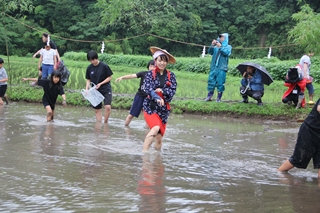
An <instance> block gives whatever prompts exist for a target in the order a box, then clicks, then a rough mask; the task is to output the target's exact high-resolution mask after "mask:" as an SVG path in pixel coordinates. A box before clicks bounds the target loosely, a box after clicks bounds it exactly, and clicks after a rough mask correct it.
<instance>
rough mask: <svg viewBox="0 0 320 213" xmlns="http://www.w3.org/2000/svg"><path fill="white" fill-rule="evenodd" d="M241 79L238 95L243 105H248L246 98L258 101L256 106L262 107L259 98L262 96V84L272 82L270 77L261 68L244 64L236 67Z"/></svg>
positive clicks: (264, 69)
mask: <svg viewBox="0 0 320 213" xmlns="http://www.w3.org/2000/svg"><path fill="white" fill-rule="evenodd" d="M237 69H238V70H239V71H240V73H241V75H242V76H243V79H242V80H241V87H240V94H241V95H242V97H243V101H242V102H243V103H248V96H250V97H252V98H253V99H255V100H257V101H258V106H261V105H262V101H261V98H262V96H263V94H264V86H263V85H264V84H266V85H268V86H269V85H270V84H271V83H272V82H273V79H272V77H271V75H270V74H269V73H268V71H267V70H266V68H264V67H263V66H261V65H259V64H256V63H252V62H244V63H241V64H239V65H238V66H237Z"/></svg>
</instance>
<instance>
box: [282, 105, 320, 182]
mask: <svg viewBox="0 0 320 213" xmlns="http://www.w3.org/2000/svg"><path fill="white" fill-rule="evenodd" d="M311 158H312V160H313V167H314V169H318V178H320V99H319V100H318V101H317V103H316V104H315V105H314V107H313V108H312V110H311V112H310V113H309V115H308V117H307V118H306V119H305V120H304V122H303V123H302V125H301V126H300V129H299V133H298V138H297V142H296V145H295V148H294V152H293V155H292V156H291V157H290V158H289V159H288V160H286V161H285V162H284V163H283V164H282V165H281V166H280V167H279V168H278V171H280V172H287V171H289V170H290V169H292V168H293V167H297V168H302V169H306V168H307V166H308V164H309V162H310V160H311Z"/></svg>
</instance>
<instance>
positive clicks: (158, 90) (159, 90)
mask: <svg viewBox="0 0 320 213" xmlns="http://www.w3.org/2000/svg"><path fill="white" fill-rule="evenodd" d="M155 92H161V93H163V91H162V89H161V88H157V89H156V90H155Z"/></svg>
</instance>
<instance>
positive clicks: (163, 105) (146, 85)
mask: <svg viewBox="0 0 320 213" xmlns="http://www.w3.org/2000/svg"><path fill="white" fill-rule="evenodd" d="M150 51H151V53H152V54H153V59H154V61H155V67H154V68H153V70H151V71H149V72H148V73H147V74H146V75H145V77H144V81H143V85H142V87H141V89H142V91H143V92H144V93H145V94H146V95H147V97H146V98H145V99H144V101H143V110H144V112H143V113H144V118H145V120H146V123H147V124H148V126H149V128H150V131H149V133H148V134H147V136H146V137H145V140H144V143H143V150H142V151H143V152H147V151H148V149H149V147H150V145H151V144H152V142H153V140H154V139H155V145H154V148H155V149H156V150H161V147H162V138H163V135H164V133H165V131H166V126H167V121H168V117H169V114H170V111H171V109H170V104H169V103H170V102H171V100H172V98H173V96H174V95H175V93H176V89H177V81H176V77H175V75H174V73H173V72H171V71H169V70H167V69H166V67H167V65H168V63H171V64H174V63H175V62H176V59H175V58H174V57H173V56H172V55H171V54H170V53H169V52H167V51H166V50H164V49H161V48H159V47H154V46H152V47H150Z"/></svg>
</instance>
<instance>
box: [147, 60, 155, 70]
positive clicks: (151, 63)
mask: <svg viewBox="0 0 320 213" xmlns="http://www.w3.org/2000/svg"><path fill="white" fill-rule="evenodd" d="M150 65H153V66H154V60H150V61H149V62H148V65H147V69H148V70H149V66H150Z"/></svg>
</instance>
